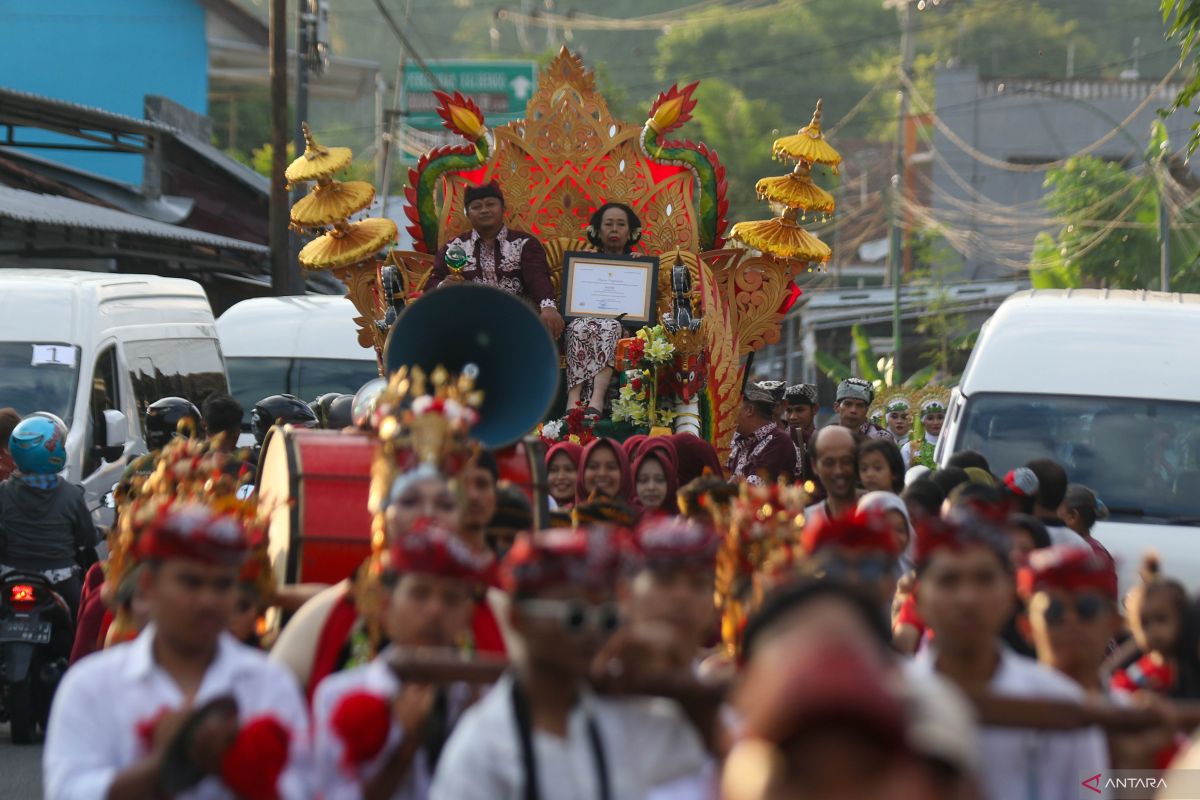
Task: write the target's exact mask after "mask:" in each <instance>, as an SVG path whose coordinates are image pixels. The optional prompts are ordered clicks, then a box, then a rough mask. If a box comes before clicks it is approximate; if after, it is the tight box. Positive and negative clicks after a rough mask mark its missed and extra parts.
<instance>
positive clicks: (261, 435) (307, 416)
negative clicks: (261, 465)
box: [250, 394, 321, 464]
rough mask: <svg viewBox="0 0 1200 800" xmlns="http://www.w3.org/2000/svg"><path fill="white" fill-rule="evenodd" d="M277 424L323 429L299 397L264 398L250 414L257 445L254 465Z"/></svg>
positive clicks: (275, 396)
mask: <svg viewBox="0 0 1200 800" xmlns="http://www.w3.org/2000/svg"><path fill="white" fill-rule="evenodd" d="M276 423H278V424H280V425H294V426H295V427H297V428H319V427H321V421H320V420H319V419H317V415H316V414H315V413H313V410H312V409H311V408H309V406H308V403H306V402H304V401H303V400H301V399H300V398H299V397H296V396H295V395H292V394H273V395H271V396H270V397H264V398H263V399H262V400H259V401H258V402H257V403H255V404H254V410H253V411H251V412H250V430H251V431H253V432H254V441H255V443H256V446H255V448H254V454H253V456H252V461H253V463H255V464H257V463H258V459H259V457H260V456H261V455H262V446H263V441H264V440H265V439H266V438H267V431H269V430H271V426H272V425H275V424H276Z"/></svg>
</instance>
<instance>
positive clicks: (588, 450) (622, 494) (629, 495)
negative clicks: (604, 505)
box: [575, 438, 633, 503]
mask: <svg viewBox="0 0 1200 800" xmlns="http://www.w3.org/2000/svg"><path fill="white" fill-rule="evenodd" d="M598 447H607V448H608V449H610V450H612V451H613V453H614V454H615V455H616V457H617V466H618V467H620V469H621V488H620V489H619V490H618V493H617V494H618V496H617V497H615V498H613V499H614V500H620V501H621V502H622V503H632V502H633V475H632V473H631V472H630V471H629V456H628V455H626V454H625V450H624V448H622V447H621V444H620V442H618V441H616V440H615V439H607V438H606V439H593V440H592V441H591V442H589V443H588V445H587V447H585V448H583V455H582V456H580V458H579V475H578V476H576V478H575V502H576V503H583V502H586V501H587V499H588V493H587V490H586V489H584V488H583V473H584V471H585V470H586V469H587V463H588V459H590V458H591V457H592V453H593V452H594V451H595V450H596V448H598Z"/></svg>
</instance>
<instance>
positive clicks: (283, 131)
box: [268, 0, 292, 295]
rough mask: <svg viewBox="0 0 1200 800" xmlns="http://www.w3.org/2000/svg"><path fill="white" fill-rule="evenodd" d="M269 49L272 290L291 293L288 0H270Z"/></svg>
mask: <svg viewBox="0 0 1200 800" xmlns="http://www.w3.org/2000/svg"><path fill="white" fill-rule="evenodd" d="M268 46H269V49H270V53H271V68H270V80H271V194H270V201H269V211H268V232H269V239H268V242H269V244H270V247H271V291H272V292H273V293H274V294H276V295H287V294H291V293H292V261H291V248H290V247H289V242H288V218H289V216H290V214H289V209H290V206H289V204H288V193H287V180H286V179H285V178H284V176H283V173H284V171H285V170H286V169H287V140H288V131H287V118H288V113H287V112H288V101H287V0H271V6H270V30H269V44H268Z"/></svg>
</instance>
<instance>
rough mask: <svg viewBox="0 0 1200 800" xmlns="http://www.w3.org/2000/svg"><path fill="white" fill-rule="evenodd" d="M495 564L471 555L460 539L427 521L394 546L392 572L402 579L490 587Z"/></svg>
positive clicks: (480, 556) (400, 537)
mask: <svg viewBox="0 0 1200 800" xmlns="http://www.w3.org/2000/svg"><path fill="white" fill-rule="evenodd" d="M494 564H495V560H494V559H493V558H492V556H491V555H490V554H479V553H475V552H472V550H471V548H469V547H467V545H466V544H465V543H464V542H463V541H462V540H461V539H459V538H457V537H456V536H454V535H453V534H451V533H449V532H448V531H446V530H443V529H442V528H439V527H436V526H435V525H433V524H431V523H430V522H429V521H427V520H421V521H418V522H417V523H416V524H415V525H414V526H413V528H412V529H411V530H410V531H408V533H405V534H404V535H403V536H398V537H396V539H395V540H394V541H393V542H392V546H391V569H392V571H393V572H397V573H399V574H401V575H406V574H413V573H419V574H422V575H437V576H439V577H443V578H454V579H456V580H460V581H466V582H468V583H487V582H488V579H489V577H490V576H491V573H492V570H493V569H494Z"/></svg>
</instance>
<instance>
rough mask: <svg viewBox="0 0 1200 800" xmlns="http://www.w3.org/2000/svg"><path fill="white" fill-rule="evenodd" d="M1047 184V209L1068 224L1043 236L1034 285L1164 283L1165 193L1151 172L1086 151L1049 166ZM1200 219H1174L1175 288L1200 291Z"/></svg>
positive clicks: (1190, 213) (1180, 215)
mask: <svg viewBox="0 0 1200 800" xmlns="http://www.w3.org/2000/svg"><path fill="white" fill-rule="evenodd" d="M1045 185H1046V188H1047V189H1049V190H1050V191H1049V192H1048V193H1047V195H1046V198H1045V203H1046V207H1047V208H1048V209H1049V210H1050V211H1051V212H1053V213H1054V214H1055V215H1056V216H1058V217H1060V218H1061V219H1062V224H1061V227H1060V228H1059V230H1058V231H1057V232H1056V233H1055V234H1053V235H1051V234H1049V233H1042V234H1040V235H1039V236H1038V238H1037V241H1036V244H1035V246H1034V251H1033V260H1032V263H1031V265H1030V273H1031V276H1032V279H1033V284H1034V286H1035V287H1039V288H1074V287H1081V286H1082V287H1094V288H1102V287H1107V288H1111V289H1156V288H1158V285H1159V284H1158V281H1159V243H1158V230H1157V222H1158V202H1159V199H1158V196H1159V192H1158V191H1157V185H1156V180H1155V177H1154V175H1153V174H1142V173H1135V172H1131V171H1129V170H1126V169H1125V168H1124V167H1122V166H1121V165H1120V164H1115V163H1113V162H1110V161H1105V160H1103V159H1100V158H1096V157H1095V156H1083V157H1081V158H1073V159H1071V160H1069V161H1068V162H1067V163H1066V164H1064V165H1063V166H1061V167H1058V168H1056V169H1052V170H1050V171H1049V172H1048V173H1047V175H1046V182H1045ZM1196 219H1197V214H1196V212H1195V211H1194V210H1191V209H1181V210H1179V211H1178V212H1176V213H1175V214H1174V215H1173V218H1172V226H1173V227H1172V234H1171V288H1172V289H1173V290H1175V291H1196V290H1198V289H1200V279H1198V278H1200V276H1198V270H1197V259H1196V257H1197V253H1198V249H1197V245H1198V242H1197V237H1196V234H1195V232H1194V231H1193V229H1192V225H1194V224H1195V220H1196Z"/></svg>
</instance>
